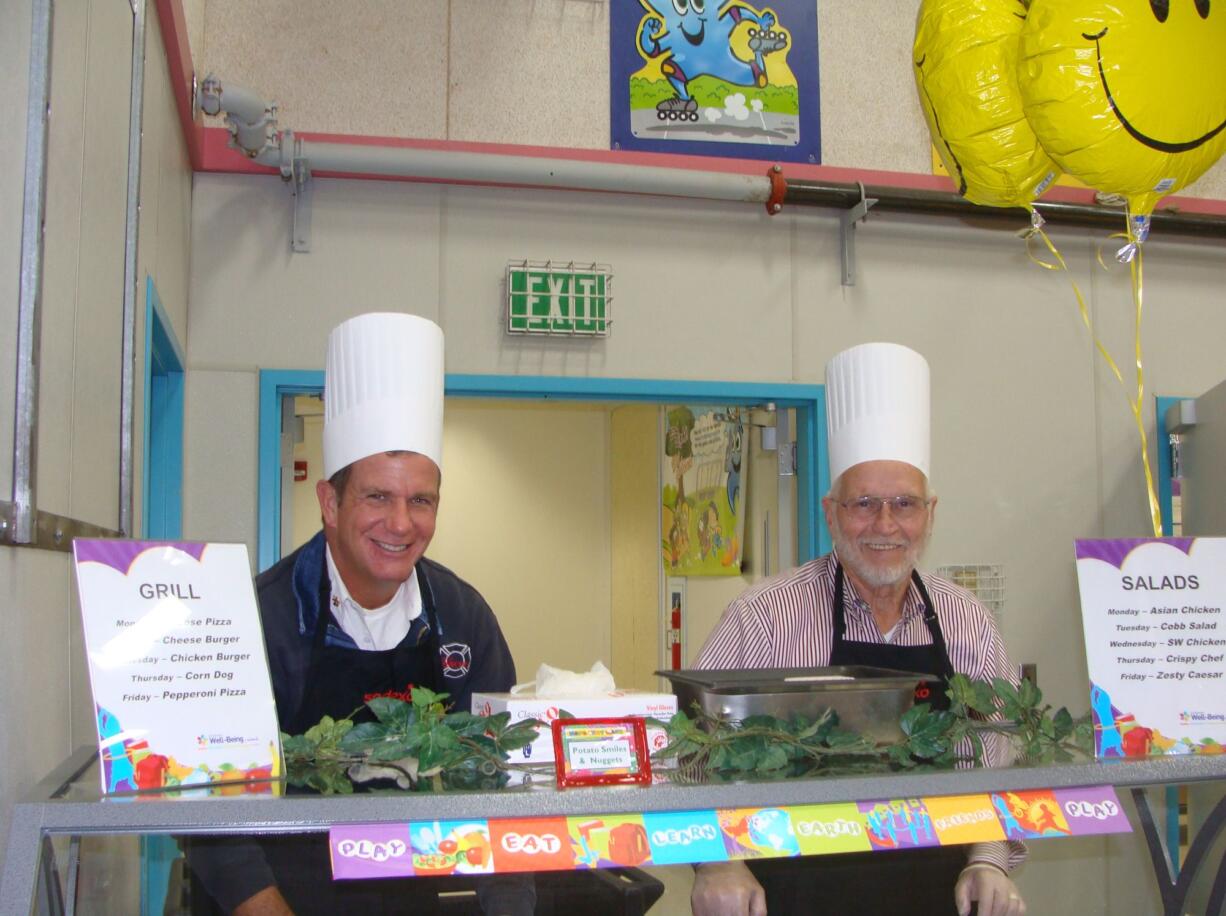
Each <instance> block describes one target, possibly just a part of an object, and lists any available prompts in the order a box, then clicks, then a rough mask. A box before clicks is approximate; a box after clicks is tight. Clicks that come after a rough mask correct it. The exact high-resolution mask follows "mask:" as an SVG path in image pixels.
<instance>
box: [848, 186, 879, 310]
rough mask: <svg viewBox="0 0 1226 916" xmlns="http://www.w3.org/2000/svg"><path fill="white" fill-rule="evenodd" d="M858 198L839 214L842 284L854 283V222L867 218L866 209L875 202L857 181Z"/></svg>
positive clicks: (851, 284)
mask: <svg viewBox="0 0 1226 916" xmlns="http://www.w3.org/2000/svg"><path fill="white" fill-rule="evenodd" d="M856 184H857V185H858V186H859V188H860V200H859V201H858V202H857V203H855V204H854V205H853V206H852V207H851V208H849V209H847V210H844V211H843V212H841V213H840V214H839V250H840V252H841V254H842V260H843V285H844V286H855V285H856V223H859V222H862V221H863V220H865V219H867V218H868V211H869V210H871V209H872V207H873V205H874V204H875V203H877V198H875V197H869V196H867V195H866V194H865V192H864V183H863V182H861V181H857V182H856Z"/></svg>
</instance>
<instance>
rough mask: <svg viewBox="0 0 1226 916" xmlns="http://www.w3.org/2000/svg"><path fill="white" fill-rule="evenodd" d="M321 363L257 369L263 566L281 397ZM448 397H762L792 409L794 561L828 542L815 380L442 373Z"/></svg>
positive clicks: (275, 540) (310, 390)
mask: <svg viewBox="0 0 1226 916" xmlns="http://www.w3.org/2000/svg"><path fill="white" fill-rule="evenodd" d="M323 386H324V374H323V372H322V371H321V370H295V369H264V370H261V371H260V420H259V472H258V473H259V532H258V554H259V557H258V564H259V568H260V569H261V570H265V569H267V568H268V567H269V566H271V565H272V564H273V563H275V562H276V561H277V560H278V559H280V549H281V399H282V398H283V397H284V396H286V395H297V394H320V393H321V392H322V391H323ZM444 391H445V393H446V394H447V395H448V396H450V397H471V398H510V399H517V400H527V401H532V400H539V401H623V402H624V401H641V402H656V403H665V402H668V403H687V404H733V405H735V404H764V403H768V402H770V403H774V404H775V406H776V407H778V408H780V409H782V408H787V407H791V408H794V409H795V411H796V464H797V471H796V502H797V513H796V514H797V537H796V554H797V556H796V561H797V562H804V561H805V560H809V559H812V558H813V557H815V556H818V555H819V554H821V553H825V552H826V551H828V550H829V549H830V533H829V532H828V531H827V530H826V526H825V521H824V520H823V519H822V516H821V512H820V511H819V506H820V503H821V496H822V494H823V493H825V492H826V491H827V490H828V489H829V488H830V468H829V464H828V462H827V460H826V402H825V390H824V388H823V387H822V386H821V385H801V384H788V383H774V382H702V381H681V380H676V379H620V378H568V377H557V376H531V375H457V374H448V375H447V377H446V380H445V382H444Z"/></svg>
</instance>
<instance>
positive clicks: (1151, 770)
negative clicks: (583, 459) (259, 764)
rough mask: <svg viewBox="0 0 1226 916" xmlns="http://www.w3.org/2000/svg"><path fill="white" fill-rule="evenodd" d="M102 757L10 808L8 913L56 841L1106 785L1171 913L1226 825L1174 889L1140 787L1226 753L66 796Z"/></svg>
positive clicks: (67, 767) (1200, 849)
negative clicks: (301, 792) (581, 784)
mask: <svg viewBox="0 0 1226 916" xmlns="http://www.w3.org/2000/svg"><path fill="white" fill-rule="evenodd" d="M96 762H97V756H96V751H95V750H94V749H92V748H82V749H80V750H78V751H77V752H76V753H75V754H73V755H72V757H70V758H69V759H68V760H67V761H65V762H64V763H63V764H62V765H61V766H60V767H58V768H57V769H56V770H55V771H54V772H52V773H51V774H50V775H49V776H48V777H47V778H46V779H45V780H43V781H42V782H41V783H40V784H39V785H38V787H37V788H36V789H35V790H34V791H33V792H31V793H30V796H29V798H28V799H27V800H26V801H23V802H21V803H19V804H17V805H16V806H14V809H13V818H12V824H11V827H10V831H9V840H8V851H7V855H6V858H5V866H4V880H3V885H0V916H7V914H21V916H27V914H29V913H30V912H31V907H32V904H33V901H34V894H35V892H36V888H37V886H38V869H39V867H40V858H41V855H40V854H41V851H42V847H43V845H44V839H45V838H47V837H49V836H52V835H56V834H63V835H72V836H83V835H87V834H132V833H136V834H148V833H154V834H158V833H162V834H193V833H243V834H263V833H311V832H325V831H327V830H328V829H329V828H330V827H331V826H333V825H334V824H365V823H386V822H409V821H415V820H416V821H421V820H435V819H440V818H445V819H448V820H464V819H489V818H526V817H541V816H549V815H553V816H583V815H596V814H631V813H644V812H654V811H693V810H702V809H716V808H727V807H745V806H763V807H765V806H780V807H783V806H791V805H806V804H823V803H831V802H854V801H868V800H873V799H883V798H912V797H918V796H940V795H971V794H977V793H986V792H993V791H1004V790H1009V791H1020V790H1027V789H1059V788H1071V787H1078V786H1098V785H1110V786H1114V787H1116V788H1128V789H1132V790H1133V796H1134V799H1135V801H1136V804H1137V811H1138V819H1139V821H1140V825H1139V826H1140V827H1141V830H1142V833H1143V834H1144V836H1145V839H1146V842H1147V844H1148V847H1149V850H1150V855H1151V859H1152V862H1153V865H1154V869H1155V876H1156V878H1157V881H1158V886H1159V890H1160V892H1161V895H1162V901H1163V908H1164V913H1165V914H1167V916H1175V914H1179V913H1181V912H1182V910H1181V909H1180V906H1181V904H1182V903H1183V901H1184V899H1185V898H1186V896H1187V894H1188V891H1189V889H1190V886H1191V884H1192V881H1193V879H1194V877H1195V875H1196V874H1197V872H1198V871H1199V870H1200V869H1201V868H1202V867H1203V866H1205V864H1206V853H1207V851H1208V850H1209V848H1210V847H1211V846H1212V844H1213V841H1214V839H1215V838H1216V837H1217V835H1218V834H1219V833H1220V832H1221V830H1222V828H1223V826H1226V799H1223V800H1222V801H1221V802H1219V803H1218V804H1217V805H1216V806H1215V807H1214V809H1213V811H1212V812H1211V813H1210V814H1209V816H1208V817H1207V818H1206V820H1205V823H1204V825H1203V827H1202V829H1201V831H1200V833H1199V834H1198V835H1197V836H1196V837H1195V838H1194V839H1193V841H1192V844H1191V848H1190V850H1189V854H1188V858H1187V862H1186V864H1185V867H1184V868H1183V869H1182V871H1181V873H1180V875H1179V878H1178V879H1177V880H1176V879H1175V878H1174V876H1173V875H1172V869H1171V866H1170V864H1169V860H1168V859H1167V857H1166V853H1165V850H1164V845H1163V840H1162V836H1161V831H1160V830H1159V829H1158V828H1157V826H1156V825H1155V824H1154V820H1153V817H1152V815H1151V813H1150V807H1149V803H1148V800H1147V798H1146V797H1145V793H1144V790H1143V788H1142V787H1144V786H1156V785H1170V784H1178V783H1190V782H1201V781H1206V780H1221V779H1226V756H1199V755H1198V756H1169V757H1149V758H1141V759H1128V760H1111V761H1092V762H1080V763H1068V764H1054V765H1048V766H1034V767H1010V768H1004V769H995V770H993V769H969V770H952V771H951V770H946V771H928V772H922V773H901V774H889V775H875V776H868V775H859V776H828V777H820V778H813V779H788V780H775V781H762V782H737V783H719V784H708V785H681V784H662V785H655V786H652V787H650V788H638V787H616V788H578V789H568V790H566V791H558V790H556V789H553V788H552V787H549V788H531V787H523V788H513V789H511V788H508V789H503V790H500V791H496V792H449V793H445V794H436V793H405V794H404V795H362V794H357V795H347V796H332V797H318V796H286V797H280V798H273V797H268V796H256V795H246V796H238V797H231V798H198V799H197V798H193V799H186V798H185V799H163V800H156V799H145V798H142V799H137V798H135V797H133V796H122V797H108V798H100V799H96V800H87V801H75V800H68V799H64V798H62V797H60V796H62V795H63V794H64V793H65V792H66V791H67V790H68V788H69V787H70V786H71V785H72V784H73V783H74V782H75V781H77V780H79V779H80V778H82V777H83V776H85V775H87V774H88V773H89V771H90V770H91V769H92V768H93V767H94V766H95V765H96ZM1224 902H1226V862H1224V863H1221V865H1220V866H1219V868H1218V872H1217V874H1216V875H1215V879H1214V883H1213V889H1212V891H1211V894H1210V909H1209V912H1211V913H1220V912H1221V911H1222V908H1223V903H1224Z"/></svg>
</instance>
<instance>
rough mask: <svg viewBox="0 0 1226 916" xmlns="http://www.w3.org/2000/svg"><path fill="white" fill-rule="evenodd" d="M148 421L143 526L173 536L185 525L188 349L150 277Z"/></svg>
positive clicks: (146, 532) (155, 534)
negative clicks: (185, 365)
mask: <svg viewBox="0 0 1226 916" xmlns="http://www.w3.org/2000/svg"><path fill="white" fill-rule="evenodd" d="M144 419H145V422H144V463H143V467H144V469H145V474H144V478H145V479H144V482H143V485H142V490H141V494H142V495H141V508H142V513H141V514H142V526H141V532H142V534H143V536H144V537H145V538H147V539H155V540H174V539H175V538H178V537H180V536H181V535H182V528H183V349H182V347H180V346H179V341H178V339H177V338H176V337H175V332H174V327H173V326H172V325H171V323H170V319H169V318H167V317H166V311H165V310H164V309H163V308H162V300H161V298H160V297H159V296H158V291H157V286H156V285H155V284H154V282H153V277H150V276H146V277H145V418H144Z"/></svg>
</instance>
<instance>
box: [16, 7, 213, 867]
mask: <svg viewBox="0 0 1226 916" xmlns="http://www.w3.org/2000/svg"><path fill="white" fill-rule="evenodd" d="M3 14H4V15H3V20H4V23H5V25H4V28H3V29H0V76H3V78H4V84H5V86H6V92H5V93H3V94H2V95H3V101H0V106H2V107H0V120H2V121H3V123H4V124H5V125H6V128H5V130H4V131H3V132H0V133H2V134H3V135H2V136H0V276H2V277H3V279H4V282H3V283H0V326H3V327H4V328H5V333H4V334H3V335H2V339H3V341H4V348H5V350H6V353H5V357H6V358H5V360H4V364H5V365H7V366H10V367H11V366H12V365H13V363H14V353H15V335H14V334H13V333H12V332H11V329H13V328H15V327H16V316H17V291H18V266H19V263H20V260H19V259H20V237H21V209H22V207H21V200H22V188H23V174H24V167H25V166H24V163H25V139H24V128H25V119H26V99H27V91H26V86H27V68H28V58H27V53H28V48H29V40H30V18H29V17H30V9H29V4H28V3H26V2H14V0H5V2H4V4H3ZM148 29H149V32H148V45H147V48H148V54H147V63H146V90H145V104H144V134H143V141H142V157H143V159H144V168H143V172H142V182H141V188H142V191H141V194H142V204H143V206H142V211H141V224H140V246H139V252H138V275H139V278H140V279H139V282H138V300H137V301H138V308H137V312H138V325H137V340H138V354H139V353H141V352H143V347H142V346H141V342H142V341H143V334H144V321H143V308H144V277H145V275H146V274H147V273H148V274H152V275H154V276H155V277H156V278H157V282H158V286H159V289H160V292H161V298H162V301H163V303H164V305H165V307H166V311H167V313H168V315H169V317H170V319H171V322H172V324H173V325H174V329H175V332H176V334H177V336H178V338H179V340H180V342H182V343H184V344H185V343H186V338H185V333H186V314H187V296H186V279H187V259H188V249H187V233H188V231H189V227H190V218H189V210H190V194H191V175H190V172H189V171H188V168H187V163H186V156H185V153H184V147H183V142H182V138H181V136H180V134H179V131H178V124H177V121H176V119H175V114H174V108H173V104H172V102H171V97H170V90H169V89H168V88H167V87H166V66H165V61H164V58H163V54H162V44H161V38H160V35H159V33H158V31H157V21H156V16H155V15H154V14H153V11H152V7H150V16H149V19H148ZM53 35H54V45H53V48H52V55H51V56H52V63H53V71H52V90H51V95H52V102H51V108H52V119H51V127H50V134H49V138H48V169H47V209H46V238H45V244H44V259H45V261H44V263H45V275H44V281H43V291H42V292H43V295H42V312H41V321H42V338H41V339H42V346H41V349H40V352H39V357H38V358H39V384H40V389H39V426H38V453H37V454H38V459H37V490H36V498H37V508H39V509H41V510H44V511H50V512H55V513H58V514H61V515H66V516H69V517H72V518H78V519H82V520H85V521H88V522H92V523H94V524H99V525H103V526H105V527H108V528H115V527H117V526H118V524H119V495H118V494H119V423H118V417H119V397H120V395H119V385H120V364H121V359H120V341H121V320H122V311H123V309H122V306H123V265H124V215H125V206H126V190H127V160H128V100H129V86H130V76H131V47H132V45H131V41H132V15H131V9H130V7H129V6H128V4H127V3H124V2H114V0H89V2H81V3H60V4H56V5H55V20H54V29H53ZM137 358H138V361H139V360H140V356H139V355H138V357H137ZM141 370H142V367H141V366H139V365H138V367H137V376H138V378H139V375H140V373H141ZM142 395H143V391H142V390H141V386H140V385H139V383H138V387H137V399H138V400H139V399H140V398H141V397H142ZM13 407H14V398H13V388H12V373H11V372H5V373H0V480H2V481H3V484H4V490H5V493H4V498H5V499H8V498H9V497H8V490H9V485H10V481H11V477H10V473H11V464H10V457H9V456H11V454H12V452H11V448H12V429H13ZM140 428H141V416H140V414H139V411H138V414H137V418H136V430H137V432H136V436H137V438H136V441H135V443H134V450H135V453H136V458H137V461H138V462H139V455H140V451H141V441H140ZM137 486H138V490H139V478H138V482H137ZM136 511H137V513H138V514H139V511H140V506H139V502H138V503H137V506H136ZM71 575H72V571H71V564H70V558H69V555H68V554H65V553H57V552H50V551H45V550H35V549H30V548H11V547H0V583H3V585H2V589H3V600H4V607H5V609H6V611H7V612H8V619H9V623H10V625H11V627H12V631H11V632H10V633H8V634H7V637H6V639H5V640H4V644H3V647H2V648H0V698H3V700H4V705H5V710H6V712H5V719H4V727H3V728H2V729H0V836H7V833H8V820H9V812H10V806H11V804H12V803H13V802H14V801H15V800H17V799H18V798H19V797H20V796H21V795H22V794H24V793H25V792H26V791H27V790H28V789H29V788H30V787H31V786H32V785H33V784H34V783H35V782H36V781H37V780H38V779H41V778H42V777H43V776H44V775H46V773H47V772H48V771H49V770H50V769H51V767H52V766H54V765H55V764H56V763H58V762H59V761H60V760H62V759H63V758H64V757H65V756H66V755H67V754H68V753H69V751H71V750H72V749H73V748H74V747H77V746H81V745H84V744H88V743H89V742H91V741H94V740H95V738H96V735H95V733H94V726H93V717H92V714H91V704H90V701H89V687H88V683H87V677H86V673H85V663H84V652H83V650H82V648H81V637H80V630H81V628H80V623H79V612H78V610H77V608H76V606H75V599H74V595H73V588H72V578H71ZM0 855H3V851H2V850H0Z"/></svg>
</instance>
